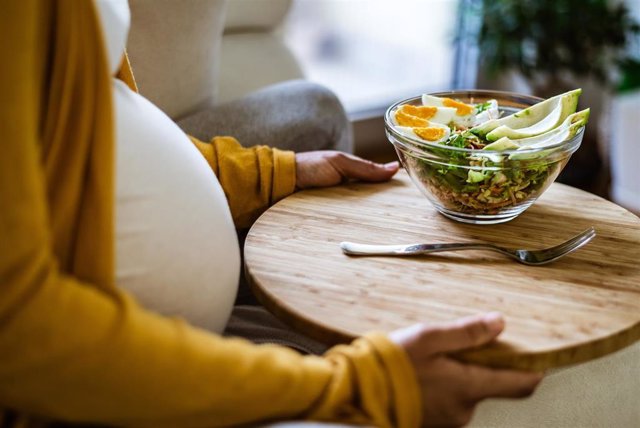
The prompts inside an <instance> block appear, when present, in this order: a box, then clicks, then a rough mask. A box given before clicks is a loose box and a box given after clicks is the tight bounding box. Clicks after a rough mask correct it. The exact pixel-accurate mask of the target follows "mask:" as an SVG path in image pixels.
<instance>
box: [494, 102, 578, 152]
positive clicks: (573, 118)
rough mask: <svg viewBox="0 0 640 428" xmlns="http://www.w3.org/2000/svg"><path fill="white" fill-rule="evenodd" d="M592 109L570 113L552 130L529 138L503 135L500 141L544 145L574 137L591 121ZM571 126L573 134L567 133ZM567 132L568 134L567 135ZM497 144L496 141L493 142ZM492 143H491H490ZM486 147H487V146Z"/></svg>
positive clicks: (520, 144)
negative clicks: (514, 137) (513, 137)
mask: <svg viewBox="0 0 640 428" xmlns="http://www.w3.org/2000/svg"><path fill="white" fill-rule="evenodd" d="M590 113H591V109H584V110H582V111H579V112H577V113H573V114H571V115H569V116H568V117H567V118H566V119H565V120H564V122H562V124H561V125H560V126H558V127H556V128H554V129H552V130H551V131H547V132H545V133H542V134H540V135H535V136H533V137H528V138H520V139H512V138H508V137H502V138H500V140H498V141H502V140H508V141H512V142H513V143H515V144H517V145H518V146H521V147H542V146H543V145H551V144H555V143H558V142H560V141H563V140H564V139H567V138H571V137H573V136H574V135H575V134H576V133H577V131H578V130H579V129H580V128H581V127H582V126H585V125H586V124H587V122H588V121H589V114H590ZM569 128H571V129H572V130H574V131H575V132H573V134H567V130H568V129H569ZM565 134H566V135H565ZM492 144H495V143H492ZM490 145H491V144H490ZM485 148H486V147H485Z"/></svg>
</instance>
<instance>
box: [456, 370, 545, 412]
mask: <svg viewBox="0 0 640 428" xmlns="http://www.w3.org/2000/svg"><path fill="white" fill-rule="evenodd" d="M465 370H466V371H467V373H466V378H467V379H468V391H467V392H468V398H469V400H470V401H471V402H474V403H475V402H478V401H480V400H484V399H485V398H493V397H495V398H522V397H527V396H529V395H531V394H532V393H533V391H534V390H535V388H536V387H537V386H538V384H539V383H540V381H541V380H542V377H543V375H542V373H534V372H524V371H518V370H497V369H490V368H485V367H481V366H474V365H466V366H465Z"/></svg>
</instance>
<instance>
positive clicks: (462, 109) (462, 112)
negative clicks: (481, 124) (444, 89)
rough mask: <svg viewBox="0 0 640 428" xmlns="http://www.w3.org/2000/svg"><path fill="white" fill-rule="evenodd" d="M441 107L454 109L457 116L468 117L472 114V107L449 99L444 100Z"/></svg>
mask: <svg viewBox="0 0 640 428" xmlns="http://www.w3.org/2000/svg"><path fill="white" fill-rule="evenodd" d="M442 105H443V106H445V107H454V108H455V109H456V114H457V115H458V116H468V115H470V114H471V113H473V112H474V107H473V106H470V105H469V104H465V103H462V102H460V101H456V100H452V99H451V98H444V99H443V100H442Z"/></svg>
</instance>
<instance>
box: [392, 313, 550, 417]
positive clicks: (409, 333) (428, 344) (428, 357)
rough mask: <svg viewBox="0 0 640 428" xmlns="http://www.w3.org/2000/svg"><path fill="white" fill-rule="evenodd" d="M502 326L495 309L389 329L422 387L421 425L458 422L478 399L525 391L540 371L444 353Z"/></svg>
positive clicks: (475, 342)
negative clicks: (483, 363) (466, 360)
mask: <svg viewBox="0 0 640 428" xmlns="http://www.w3.org/2000/svg"><path fill="white" fill-rule="evenodd" d="M503 329H504V320H503V319H502V316H501V315H500V314H497V313H490V314H487V315H485V316H482V317H472V318H464V319H461V320H458V321H455V322H453V323H448V324H442V325H435V326H434V325H430V326H425V325H415V326H413V327H409V328H406V329H402V330H397V331H395V332H393V333H391V334H390V337H391V340H393V341H394V342H395V343H397V344H399V345H400V346H402V347H403V348H404V349H405V351H406V352H407V354H408V355H409V358H410V360H411V362H412V363H413V365H414V367H415V370H416V374H417V376H418V381H419V383H420V387H421V390H422V408H423V424H424V426H438V427H445V426H446V427H449V426H463V425H465V424H467V423H468V422H469V421H470V420H471V416H472V414H473V410H474V408H475V406H476V404H477V403H478V402H480V401H481V400H483V399H485V398H490V397H508V398H518V397H526V396H528V395H530V394H531V393H532V392H533V390H534V389H535V387H536V386H537V385H538V383H539V382H540V380H541V379H542V375H541V374H539V373H530V372H522V371H516V370H497V369H490V368H487V367H481V366H477V365H472V364H465V363H461V362H459V361H457V360H454V359H453V358H451V357H449V356H447V353H450V352H455V351H461V350H464V349H468V348H473V347H476V346H479V345H483V344H485V343H488V342H490V341H491V340H493V339H494V338H495V337H496V336H498V335H499V334H500V332H501V331H502V330H503Z"/></svg>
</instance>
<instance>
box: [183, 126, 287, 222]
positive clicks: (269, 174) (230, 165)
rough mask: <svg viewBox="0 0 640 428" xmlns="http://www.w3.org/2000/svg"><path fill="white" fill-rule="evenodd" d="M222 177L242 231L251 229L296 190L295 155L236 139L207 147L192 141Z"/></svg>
mask: <svg viewBox="0 0 640 428" xmlns="http://www.w3.org/2000/svg"><path fill="white" fill-rule="evenodd" d="M189 138H190V139H191V141H192V142H193V143H194V144H195V146H196V147H197V148H198V150H199V151H200V153H202V155H203V156H204V157H205V159H206V160H207V162H208V163H209V166H211V169H212V170H213V172H214V173H215V174H216V176H217V177H218V180H219V181H220V185H221V186H222V189H223V190H224V193H225V195H226V197H227V201H228V203H229V207H230V209H231V215H232V216H233V220H234V223H235V225H236V227H238V228H244V227H249V226H251V224H252V223H253V222H254V221H255V219H257V218H258V216H259V215H260V214H262V212H263V211H264V210H265V209H267V208H268V207H269V206H271V205H273V204H274V203H276V202H278V201H279V200H280V199H282V198H284V197H285V196H288V195H290V194H291V193H293V192H294V190H295V186H296V164H295V154H294V153H293V152H291V151H285V150H279V149H276V148H269V147H267V146H254V147H250V148H244V147H242V146H241V145H240V143H239V142H238V141H237V140H236V139H234V138H232V137H215V138H213V139H212V140H211V142H210V143H204V142H202V141H200V140H198V139H197V138H195V137H189Z"/></svg>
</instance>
